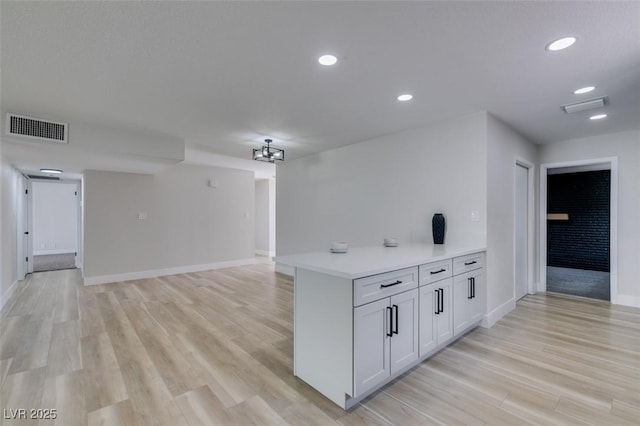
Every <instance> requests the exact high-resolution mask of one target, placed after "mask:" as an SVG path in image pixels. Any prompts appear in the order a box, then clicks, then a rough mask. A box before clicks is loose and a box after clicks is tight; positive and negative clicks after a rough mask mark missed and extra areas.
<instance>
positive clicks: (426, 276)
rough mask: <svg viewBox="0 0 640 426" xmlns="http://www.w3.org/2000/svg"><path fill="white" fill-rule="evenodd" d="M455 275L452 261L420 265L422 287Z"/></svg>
mask: <svg viewBox="0 0 640 426" xmlns="http://www.w3.org/2000/svg"><path fill="white" fill-rule="evenodd" d="M452 275H453V271H452V262H451V259H447V260H442V261H440V262H432V263H426V264H424V265H420V273H419V276H420V285H426V284H429V283H433V282H436V281H440V280H443V279H445V278H449V277H450V276H452Z"/></svg>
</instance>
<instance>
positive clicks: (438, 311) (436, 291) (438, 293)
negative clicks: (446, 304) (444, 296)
mask: <svg viewBox="0 0 640 426" xmlns="http://www.w3.org/2000/svg"><path fill="white" fill-rule="evenodd" d="M435 293H436V298H435V302H436V311H435V314H436V315H439V314H440V289H439V288H437V289H435Z"/></svg>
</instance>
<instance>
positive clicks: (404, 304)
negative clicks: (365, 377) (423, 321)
mask: <svg viewBox="0 0 640 426" xmlns="http://www.w3.org/2000/svg"><path fill="white" fill-rule="evenodd" d="M391 313H392V315H393V321H392V325H393V329H392V330H391V334H392V336H391V374H395V373H396V372H397V371H399V370H402V369H403V368H404V367H406V366H408V365H410V364H412V363H413V362H414V361H416V360H417V359H418V355H419V352H420V351H419V348H418V289H417V288H416V289H413V290H410V291H406V292H404V293H400V294H396V295H395V296H391Z"/></svg>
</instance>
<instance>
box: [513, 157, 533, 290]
mask: <svg viewBox="0 0 640 426" xmlns="http://www.w3.org/2000/svg"><path fill="white" fill-rule="evenodd" d="M533 170H534V169H533V164H531V163H528V162H527V161H525V160H521V159H517V160H516V163H515V181H514V187H515V197H514V199H515V209H514V211H515V218H514V226H515V230H514V235H515V241H514V249H515V262H514V269H515V271H514V295H515V300H516V301H518V300H520V299H522V298H523V297H524V296H526V295H527V294H528V293H534V292H535V291H534V289H533V262H534V247H533V242H534V239H535V238H534V209H533V208H534V199H533V195H534V177H533V173H534V171H533Z"/></svg>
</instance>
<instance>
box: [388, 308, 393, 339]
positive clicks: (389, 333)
mask: <svg viewBox="0 0 640 426" xmlns="http://www.w3.org/2000/svg"><path fill="white" fill-rule="evenodd" d="M392 312H393V309H392V308H391V306H387V313H388V314H389V331H387V337H391V336H393V332H392V330H393V316H392V315H391V314H392Z"/></svg>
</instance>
